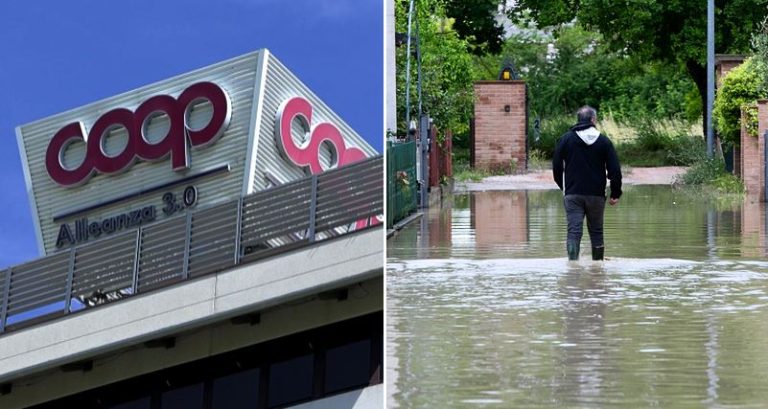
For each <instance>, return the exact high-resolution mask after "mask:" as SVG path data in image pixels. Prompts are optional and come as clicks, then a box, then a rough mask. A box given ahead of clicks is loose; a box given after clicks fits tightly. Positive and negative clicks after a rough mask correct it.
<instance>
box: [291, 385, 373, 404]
mask: <svg viewBox="0 0 768 409" xmlns="http://www.w3.org/2000/svg"><path fill="white" fill-rule="evenodd" d="M383 407H384V385H374V386H369V387H367V388H363V389H360V390H356V391H352V392H347V393H342V394H340V395H336V396H331V397H330V398H325V399H318V400H316V401H312V402H307V403H303V404H301V405H297V406H291V409H339V408H344V409H374V408H383Z"/></svg>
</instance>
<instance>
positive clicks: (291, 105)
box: [275, 97, 366, 175]
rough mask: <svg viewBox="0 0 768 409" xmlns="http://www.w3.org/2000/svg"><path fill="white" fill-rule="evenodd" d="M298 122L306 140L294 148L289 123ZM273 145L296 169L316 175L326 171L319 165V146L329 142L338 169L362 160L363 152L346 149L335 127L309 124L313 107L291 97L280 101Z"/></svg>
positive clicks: (326, 123)
mask: <svg viewBox="0 0 768 409" xmlns="http://www.w3.org/2000/svg"><path fill="white" fill-rule="evenodd" d="M296 119H299V120H300V122H301V123H302V124H304V125H305V127H306V128H309V129H307V133H308V134H309V139H308V141H307V142H306V143H304V144H303V145H302V146H297V145H296V143H295V142H294V141H293V136H292V135H291V124H292V123H293V121H294V120H296ZM275 142H276V143H277V146H278V148H279V149H278V150H279V151H280V153H281V154H282V156H283V158H285V159H286V160H288V161H289V162H290V163H292V164H293V165H295V166H298V167H301V168H306V169H308V170H309V173H310V174H313V175H316V174H318V173H322V172H324V171H325V169H323V167H322V166H321V164H320V147H321V146H322V144H323V143H329V144H330V145H331V146H333V149H334V150H335V151H336V165H337V166H339V167H341V166H344V165H348V164H350V163H353V162H357V161H359V160H362V159H365V158H366V155H365V152H363V151H362V150H360V149H358V148H355V147H349V148H347V145H346V143H345V142H344V137H342V135H341V131H340V130H339V128H337V127H336V125H334V124H332V123H329V122H320V123H316V124H312V105H311V104H310V103H309V101H307V100H306V99H304V98H302V97H292V98H289V99H286V100H285V101H283V103H282V104H280V107H279V108H278V110H277V113H276V117H275Z"/></svg>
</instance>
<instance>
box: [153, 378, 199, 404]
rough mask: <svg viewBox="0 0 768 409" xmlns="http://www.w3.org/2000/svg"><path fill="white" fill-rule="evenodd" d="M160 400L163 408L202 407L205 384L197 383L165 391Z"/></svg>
mask: <svg viewBox="0 0 768 409" xmlns="http://www.w3.org/2000/svg"><path fill="white" fill-rule="evenodd" d="M160 402H161V404H160V408H162V409H197V408H200V409H202V408H203V384H202V383H196V384H194V385H189V386H184V387H182V388H178V389H173V390H170V391H168V392H164V393H163V395H162V397H161V400H160Z"/></svg>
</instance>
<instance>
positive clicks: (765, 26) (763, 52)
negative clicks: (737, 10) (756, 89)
mask: <svg viewBox="0 0 768 409" xmlns="http://www.w3.org/2000/svg"><path fill="white" fill-rule="evenodd" d="M752 48H754V50H755V57H754V58H755V59H756V60H757V61H758V62H759V63H760V65H761V66H763V67H768V17H766V18H765V20H763V22H762V24H761V25H760V30H758V32H757V33H755V34H754V36H752ZM760 92H761V93H762V94H763V95H768V75H766V76H763V78H762V81H761V84H760Z"/></svg>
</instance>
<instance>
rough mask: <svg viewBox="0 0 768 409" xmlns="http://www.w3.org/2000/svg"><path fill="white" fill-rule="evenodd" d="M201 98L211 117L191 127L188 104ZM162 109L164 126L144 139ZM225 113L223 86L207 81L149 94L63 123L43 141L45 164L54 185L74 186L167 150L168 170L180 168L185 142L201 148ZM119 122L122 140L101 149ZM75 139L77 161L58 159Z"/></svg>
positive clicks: (224, 121)
mask: <svg viewBox="0 0 768 409" xmlns="http://www.w3.org/2000/svg"><path fill="white" fill-rule="evenodd" d="M203 101H209V102H210V104H211V106H212V108H213V114H212V117H211V119H210V121H209V122H208V124H207V125H205V126H203V127H202V128H200V129H193V128H192V127H190V125H189V124H188V122H187V118H188V114H189V111H190V108H191V107H192V106H193V105H195V104H197V103H199V102H203ZM163 114H165V115H167V116H168V120H169V124H170V125H169V129H168V132H167V134H166V135H165V136H164V137H163V138H162V139H161V140H160V141H158V142H156V143H150V142H149V141H148V140H147V139H146V135H145V132H144V131H145V129H146V126H147V123H148V122H149V120H151V119H153V118H155V117H157V116H159V115H163ZM231 116H232V106H231V102H230V99H229V95H228V94H227V92H226V91H224V89H222V88H221V87H220V86H218V85H216V84H214V83H212V82H198V83H196V84H193V85H190V86H189V87H188V88H186V89H185V90H184V91H183V92H182V93H181V94H180V95H179V96H178V97H175V98H174V97H172V96H170V95H156V96H153V97H151V98H149V99H147V100H146V101H144V102H142V103H141V105H139V106H138V108H136V110H135V111H131V110H129V109H126V108H116V109H113V110H111V111H109V112H107V113H105V114H103V115H102V116H100V117H99V118H98V119H97V120H96V122H94V123H93V125H92V126H91V129H90V131H88V132H86V129H85V126H84V124H83V123H82V122H81V121H77V122H72V123H70V124H68V125H65V126H64V127H63V128H61V129H60V130H59V131H58V132H56V133H55V134H54V135H53V138H52V139H51V141H50V142H49V144H48V148H47V150H46V154H45V166H46V170H47V171H48V175H49V176H50V178H51V179H52V180H53V181H54V182H56V183H57V184H59V185H60V186H63V187H74V186H79V185H82V184H84V183H86V182H88V179H90V178H91V177H92V176H93V175H95V174H97V173H101V174H107V175H109V174H115V173H120V172H123V171H125V170H127V169H129V168H130V167H131V166H132V165H133V164H134V163H135V162H136V161H138V160H144V161H158V160H162V159H164V158H166V157H168V156H170V160H171V168H172V169H173V170H175V171H179V170H182V169H186V168H188V167H189V154H188V149H189V147H190V146H191V147H193V148H197V149H201V148H204V147H207V146H209V145H211V144H213V143H214V142H216V140H218V138H220V137H221V136H222V135H223V134H224V131H225V130H226V129H227V127H228V126H229V122H230V118H231ZM120 127H124V128H125V129H126V130H127V133H128V142H127V143H126V146H125V148H123V151H122V152H120V153H118V154H116V155H114V156H110V155H107V154H106V153H105V152H104V147H103V144H104V138H105V136H106V135H107V134H108V133H109V132H110V131H112V130H114V129H117V128H120ZM76 141H82V142H84V143H85V144H86V155H85V159H84V160H83V162H82V163H81V164H80V165H79V166H77V167H75V168H69V167H67V166H65V164H64V152H65V151H66V149H67V147H68V146H69V145H70V144H71V143H73V142H76ZM121 220H122V219H121ZM89 226H90V225H89ZM81 230H82V229H81ZM86 230H87V229H86ZM83 231H85V230H83ZM81 234H82V233H81Z"/></svg>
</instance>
